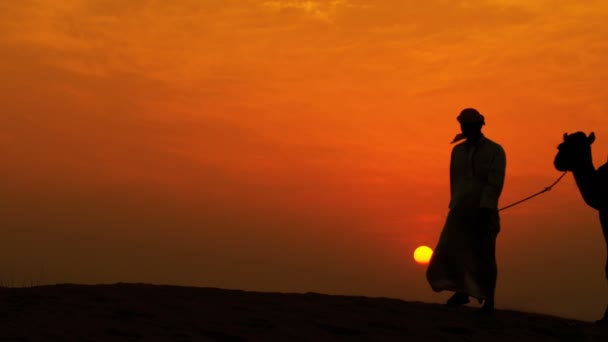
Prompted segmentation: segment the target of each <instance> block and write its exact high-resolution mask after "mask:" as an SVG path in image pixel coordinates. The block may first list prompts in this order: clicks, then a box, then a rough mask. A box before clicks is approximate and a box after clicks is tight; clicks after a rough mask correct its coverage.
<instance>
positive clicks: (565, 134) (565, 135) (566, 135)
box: [564, 133, 568, 141]
mask: <svg viewBox="0 0 608 342" xmlns="http://www.w3.org/2000/svg"><path fill="white" fill-rule="evenodd" d="M567 137H568V133H564V141H566V138H567Z"/></svg>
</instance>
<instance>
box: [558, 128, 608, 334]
mask: <svg viewBox="0 0 608 342" xmlns="http://www.w3.org/2000/svg"><path fill="white" fill-rule="evenodd" d="M594 141H595V133H593V132H591V134H589V136H587V135H586V134H585V133H584V132H576V133H572V134H568V133H564V141H563V142H562V143H561V144H559V146H558V147H557V148H558V150H559V151H558V152H557V155H556V156H555V160H554V162H553V165H554V166H555V168H556V169H557V170H559V171H572V174H573V175H574V180H575V181H576V185H577V187H578V189H579V191H580V193H581V195H582V197H583V200H584V201H585V203H586V204H587V205H588V206H590V207H591V208H593V209H595V210H597V211H598V212H599V217H600V224H601V226H602V232H603V233H604V240H606V248H607V259H606V266H605V269H604V272H605V275H606V279H607V280H608V162H607V163H606V164H604V165H602V166H600V167H599V168H598V169H597V170H596V169H595V166H594V165H593V160H592V155H591V144H593V142H594ZM596 323H598V324H601V325H606V326H608V306H607V307H606V311H605V312H604V316H603V317H602V318H601V319H600V320H598V321H597V322H596Z"/></svg>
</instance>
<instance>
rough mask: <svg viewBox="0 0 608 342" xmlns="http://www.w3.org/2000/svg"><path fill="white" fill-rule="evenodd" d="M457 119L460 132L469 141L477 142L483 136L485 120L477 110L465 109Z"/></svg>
mask: <svg viewBox="0 0 608 342" xmlns="http://www.w3.org/2000/svg"><path fill="white" fill-rule="evenodd" d="M456 119H457V120H458V122H460V130H461V131H462V134H463V135H464V136H465V137H466V138H467V139H472V140H475V139H477V138H479V137H480V136H481V127H482V126H483V125H485V119H484V117H483V115H481V114H480V113H479V112H478V111H477V109H474V108H465V109H463V110H462V111H461V112H460V115H458V117H457V118H456Z"/></svg>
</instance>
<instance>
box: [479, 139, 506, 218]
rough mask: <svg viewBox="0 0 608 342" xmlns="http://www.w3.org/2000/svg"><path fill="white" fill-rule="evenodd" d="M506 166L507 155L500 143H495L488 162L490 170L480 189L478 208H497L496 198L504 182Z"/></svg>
mask: <svg viewBox="0 0 608 342" xmlns="http://www.w3.org/2000/svg"><path fill="white" fill-rule="evenodd" d="M506 168H507V157H506V155H505V151H504V150H503V148H502V147H501V146H500V145H496V149H495V151H494V152H493V157H492V162H491V164H490V172H489V174H488V182H487V184H486V185H485V186H484V187H483V189H482V191H481V201H480V203H479V207H480V208H489V209H497V208H498V198H499V197H500V194H501V192H502V187H503V185H504V183H505V172H506Z"/></svg>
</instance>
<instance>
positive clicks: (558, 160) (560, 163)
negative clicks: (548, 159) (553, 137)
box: [553, 144, 572, 172]
mask: <svg viewBox="0 0 608 342" xmlns="http://www.w3.org/2000/svg"><path fill="white" fill-rule="evenodd" d="M561 147H562V144H560V145H559V146H558V147H557V148H558V150H559V152H557V155H556V156H555V159H554V160H553V166H555V168H556V169H557V170H558V171H561V172H565V171H570V170H571V169H572V168H571V167H570V165H569V164H570V163H568V160H567V158H564V155H563V152H562V150H561Z"/></svg>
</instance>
